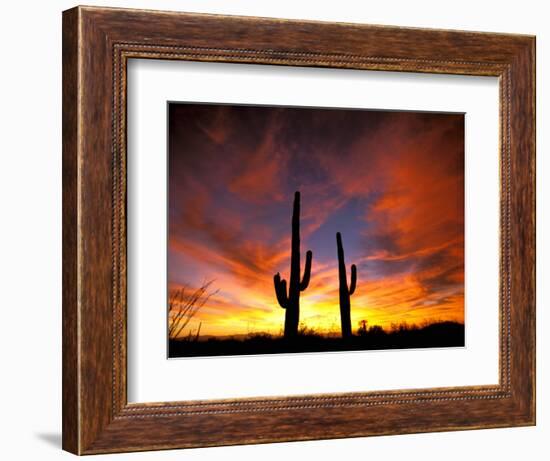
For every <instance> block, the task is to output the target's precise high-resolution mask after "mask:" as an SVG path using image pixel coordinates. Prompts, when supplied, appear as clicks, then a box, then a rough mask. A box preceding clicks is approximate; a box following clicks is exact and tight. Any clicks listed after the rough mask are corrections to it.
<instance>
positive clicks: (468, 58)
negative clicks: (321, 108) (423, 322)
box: [63, 7, 535, 454]
mask: <svg viewBox="0 0 550 461" xmlns="http://www.w3.org/2000/svg"><path fill="white" fill-rule="evenodd" d="M534 50H535V40H534V37H529V36H519V35H507V34H486V33H474V32H457V31H443V30H422V29H407V28H397V27H385V26H367V25H356V24H353V25H352V24H332V23H319V22H305V21H287V20H277V19H265V18H246V17H222V16H214V15H198V14H184V13H170V12H154V11H137V10H120V9H108V8H91V7H78V8H75V9H72V10H69V11H66V12H64V14H63V447H64V449H66V450H68V451H71V452H73V453H78V454H89V453H105V452H119V451H130V450H136V451H137V450H149V449H166V448H178V447H195V446H212V445H230V444H239V443H264V442H274V441H284V440H310V439H322V438H333V437H355V436H367V435H379V434H401V433H409V432H429V431H440V430H462V429H474V428H484V427H504V426H521V425H531V424H534V422H535V406H534V405H535V285H534V284H535V277H534V270H535V265H534V259H535V216H534V212H535V189H534V185H535V181H534V179H535V163H534V162H535V133H534V126H535V125H534V117H535V108H534V94H535V82H534V76H535V72H534V67H535V62H534V56H535V54H534ZM132 58H146V59H177V60H194V61H221V62H233V63H239V62H240V63H253V64H257V65H262V64H264V65H265V64H275V65H292V66H315V67H339V68H350V69H369V70H394V71H411V72H434V73H451V74H462V75H492V76H498V77H499V78H500V102H501V116H500V128H501V142H500V149H501V152H500V158H501V178H502V183H501V240H502V241H501V302H500V312H501V317H500V318H501V323H500V354H499V366H500V375H501V377H500V382H499V384H498V385H496V386H471V387H460V388H449V389H419V390H415V391H392V392H366V393H353V394H334V395H321V396H319V395H316V396H293V397H269V398H261V399H260V398H252V399H237V400H231V399H227V400H215V401H192V402H162V403H154V404H153V403H152V404H128V402H127V399H126V322H125V319H126V308H127V306H126V216H125V206H126V125H125V124H126V63H127V60H128V59H132Z"/></svg>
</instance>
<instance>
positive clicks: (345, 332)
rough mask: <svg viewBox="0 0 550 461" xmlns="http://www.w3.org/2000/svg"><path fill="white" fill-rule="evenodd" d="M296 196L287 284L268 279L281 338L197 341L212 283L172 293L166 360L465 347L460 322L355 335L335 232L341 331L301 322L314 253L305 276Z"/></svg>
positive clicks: (350, 287) (350, 289)
mask: <svg viewBox="0 0 550 461" xmlns="http://www.w3.org/2000/svg"><path fill="white" fill-rule="evenodd" d="M300 200H301V197H300V192H299V191H297V192H295V194H294V203H293V208H292V219H291V249H290V274H289V281H288V283H287V281H286V280H285V279H284V278H282V277H281V274H280V273H276V274H275V275H274V277H273V284H274V288H275V296H276V299H277V302H278V303H279V305H280V306H281V307H282V308H283V309H285V318H284V329H283V330H282V331H281V334H272V333H268V332H254V333H249V334H246V335H236V336H205V337H202V338H201V337H200V329H201V323H199V325H198V328H197V329H196V330H192V329H190V328H188V326H189V323H190V321H191V319H193V317H194V316H195V314H196V313H197V312H198V310H199V309H200V308H201V307H202V306H204V304H205V303H206V302H207V301H208V299H209V298H210V297H211V296H212V295H213V294H214V293H215V292H214V293H213V292H211V291H210V288H211V285H212V281H210V282H207V283H204V284H203V285H202V286H201V287H199V288H198V289H196V290H195V291H192V292H189V290H187V289H186V288H182V289H180V290H176V291H175V292H174V293H173V294H172V295H171V297H170V302H169V355H170V356H171V357H193V356H217V355H247V354H275V353H289V352H323V351H353V350H376V349H402V348H426V347H453V346H454V347H459V346H464V324H462V323H459V322H455V321H426V322H424V323H423V324H421V325H416V324H408V323H406V322H402V323H398V324H392V325H390V327H386V328H384V327H382V326H380V325H369V323H368V319H363V320H361V321H359V323H358V325H357V328H356V329H355V332H354V331H353V328H352V322H351V312H352V311H351V296H352V295H353V294H354V293H355V290H356V287H357V267H356V265H355V264H352V265H351V266H350V281H349V284H348V271H347V267H346V262H345V256H344V245H343V241H342V235H341V233H340V232H337V233H336V253H337V257H338V288H339V308H340V325H341V330H340V331H339V332H338V331H330V332H321V331H316V330H315V329H314V328H312V327H309V326H307V325H304V324H303V323H300V294H301V292H303V291H305V290H306V289H307V287H308V286H309V282H310V278H311V267H312V259H313V254H312V252H311V251H307V252H306V258H305V266H304V272H303V274H302V270H301V254H300V251H301V249H300V206H301V203H300Z"/></svg>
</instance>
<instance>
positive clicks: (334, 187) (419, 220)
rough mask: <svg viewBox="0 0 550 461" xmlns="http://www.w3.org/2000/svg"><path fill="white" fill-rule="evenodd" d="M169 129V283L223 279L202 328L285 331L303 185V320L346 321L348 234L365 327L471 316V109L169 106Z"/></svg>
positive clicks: (330, 326)
mask: <svg viewBox="0 0 550 461" xmlns="http://www.w3.org/2000/svg"><path fill="white" fill-rule="evenodd" d="M168 133H169V248H168V277H169V288H170V290H173V289H174V288H177V287H179V286H184V285H185V286H187V287H190V288H191V289H193V288H196V287H198V286H200V285H202V284H203V283H204V282H205V281H210V280H213V283H212V291H213V290H218V291H217V293H216V294H215V295H213V296H212V297H211V298H210V299H209V301H208V302H207V304H205V306H204V307H202V308H201V310H200V311H199V312H198V313H197V315H196V317H195V318H194V319H193V321H192V323H191V324H190V326H191V328H192V329H195V328H196V327H197V325H198V322H202V326H201V336H204V335H233V334H246V333H249V332H259V331H263V332H264V331H265V332H270V333H279V332H281V330H282V328H283V323H284V314H285V311H284V309H282V308H281V307H280V306H279V304H278V303H277V300H276V297H275V292H274V288H273V275H274V274H275V273H277V272H280V273H281V275H282V277H284V278H286V279H287V280H288V278H289V270H290V238H291V233H290V230H291V227H290V223H291V214H292V201H293V198H294V192H295V191H297V190H299V191H300V192H301V197H302V200H301V201H302V204H301V205H302V211H301V256H302V271H303V266H304V261H305V253H306V251H307V250H311V251H312V252H313V265H312V271H311V281H310V284H309V287H308V288H307V289H306V290H305V291H303V292H302V293H301V298H300V305H301V312H300V321H301V322H302V323H303V324H304V325H306V326H308V327H313V328H315V329H317V330H321V331H331V330H332V331H339V329H340V313H339V304H338V263H337V254H336V232H341V233H342V238H343V242H344V250H345V256H346V265H347V268H348V280H349V267H350V266H351V264H356V265H357V290H356V292H355V294H354V295H353V296H352V297H351V319H352V327H353V330H354V331H355V330H356V328H357V326H358V322H359V321H360V320H362V319H365V320H367V321H368V323H369V324H370V325H375V324H378V325H381V326H384V327H388V326H390V324H391V323H399V322H403V321H406V322H408V323H421V322H422V321H425V320H426V321H434V320H456V321H459V322H463V321H464V116H463V115H462V114H433V113H417V112H386V111H367V110H347V109H318V108H311V109H310V108H285V107H260V106H227V105H206V104H205V105H201V104H174V103H171V104H170V105H169V131H168ZM187 331H188V330H186V332H185V333H187Z"/></svg>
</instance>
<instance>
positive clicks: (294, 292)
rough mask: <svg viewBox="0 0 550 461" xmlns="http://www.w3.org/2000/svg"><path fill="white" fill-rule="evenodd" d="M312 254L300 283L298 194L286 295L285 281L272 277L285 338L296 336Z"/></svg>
mask: <svg viewBox="0 0 550 461" xmlns="http://www.w3.org/2000/svg"><path fill="white" fill-rule="evenodd" d="M312 256H313V253H312V252H311V251H308V252H307V253H306V265H305V268H304V275H303V277H302V280H301V281H300V271H301V269H300V192H296V193H295V194H294V207H293V210H292V242H291V253H290V282H289V284H288V293H287V286H286V280H284V279H281V275H280V274H279V273H278V272H277V273H276V274H275V276H274V277H273V282H274V285H275V294H276V295H277V301H278V302H279V305H280V306H281V307H282V308H283V309H285V331H284V336H285V338H292V337H296V336H297V335H298V324H299V322H300V292H301V291H304V290H305V289H306V288H307V287H308V285H309V278H310V276H311V259H312Z"/></svg>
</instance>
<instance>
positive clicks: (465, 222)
mask: <svg viewBox="0 0 550 461" xmlns="http://www.w3.org/2000/svg"><path fill="white" fill-rule="evenodd" d="M534 271H535V39H534V37H532V36H523V35H511V34H494V33H481V32H463V31H443V30H429V29H412V28H400V27H387V26H373V25H358V24H334V23H321V22H305V21H290V20H280V19H267V18H251V17H228V16H216V15H200V14H187V13H175V12H159V11H143V10H127V9H112V8H95V7H76V8H73V9H71V10H68V11H65V12H64V13H63V448H64V449H65V450H67V451H70V452H72V453H76V454H93V453H110V452H125V451H141V450H156V449H169V448H184V447H206V446H214V445H231V444H243V443H266V442H277V441H289V440H312V439H326V438H336V437H357V436H370V435H383V434H404V433H412V432H430V431H441V430H464V429H478V428H490V427H510V426H525V425H533V424H535V275H534Z"/></svg>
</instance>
